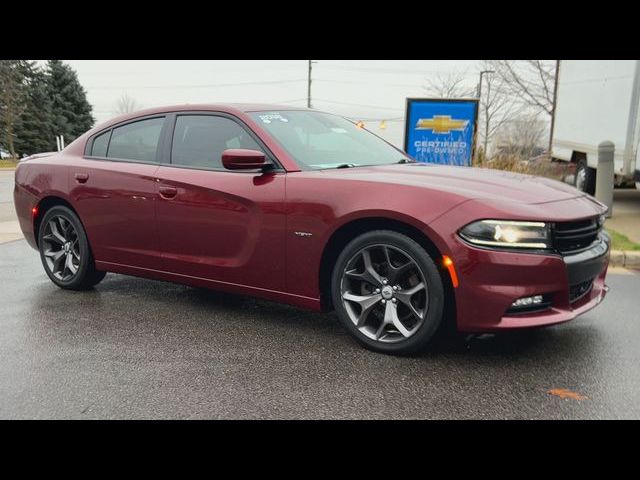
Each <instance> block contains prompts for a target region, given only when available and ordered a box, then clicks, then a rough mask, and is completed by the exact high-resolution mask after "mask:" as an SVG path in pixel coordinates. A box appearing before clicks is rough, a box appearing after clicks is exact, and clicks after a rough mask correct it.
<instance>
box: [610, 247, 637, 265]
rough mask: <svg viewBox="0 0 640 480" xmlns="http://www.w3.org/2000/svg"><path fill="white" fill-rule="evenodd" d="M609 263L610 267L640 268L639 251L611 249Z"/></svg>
mask: <svg viewBox="0 0 640 480" xmlns="http://www.w3.org/2000/svg"><path fill="white" fill-rule="evenodd" d="M609 265H610V266H612V267H625V268H640V252H634V251H625V250H611V257H610V258H609Z"/></svg>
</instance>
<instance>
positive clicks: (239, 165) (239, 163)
mask: <svg viewBox="0 0 640 480" xmlns="http://www.w3.org/2000/svg"><path fill="white" fill-rule="evenodd" d="M222 165H223V166H224V168H226V169H227V170H256V169H261V168H264V167H265V166H267V165H270V163H268V162H267V161H266V158H265V156H264V153H262V152H259V151H257V150H245V149H242V148H229V149H227V150H225V151H224V152H222Z"/></svg>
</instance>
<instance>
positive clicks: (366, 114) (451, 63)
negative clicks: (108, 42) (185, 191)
mask: <svg viewBox="0 0 640 480" xmlns="http://www.w3.org/2000/svg"><path fill="white" fill-rule="evenodd" d="M64 62H66V63H67V64H69V65H70V66H71V67H72V68H73V69H74V70H75V71H76V72H77V73H78V77H79V79H80V82H81V83H82V85H83V86H84V88H85V89H86V91H87V96H88V99H89V102H90V103H91V104H92V105H93V113H94V116H95V117H96V120H97V121H98V122H101V121H103V120H107V119H109V118H110V117H113V116H115V115H116V101H117V100H118V98H119V97H120V96H122V95H123V94H126V95H128V96H129V97H131V98H133V99H134V100H135V101H136V103H137V104H138V105H140V106H141V107H142V108H144V107H153V106H161V105H171V104H176V103H215V102H264V103H284V104H287V105H299V106H306V97H307V60H171V61H169V60H64ZM478 71H479V68H478V61H475V60H474V61H462V60H319V61H318V62H317V63H314V64H313V74H312V80H313V83H312V103H313V107H314V108H317V109H320V110H325V111H330V112H334V113H338V114H341V115H345V116H350V117H362V118H366V119H375V120H376V121H373V120H371V121H369V123H367V128H369V129H371V130H372V131H375V132H376V133H379V134H382V135H383V136H385V137H387V138H389V139H390V140H392V141H393V142H394V143H397V142H398V141H399V139H398V137H399V136H400V137H401V135H402V133H401V132H402V128H403V124H402V122H400V121H397V120H396V121H391V122H389V123H387V129H386V130H384V131H380V130H379V129H378V126H379V120H382V119H387V120H388V119H398V118H399V117H402V116H403V115H404V108H405V98H406V97H412V96H416V97H420V96H425V94H426V92H425V90H424V85H425V83H426V81H427V78H428V77H429V76H437V75H438V74H444V75H446V74H448V73H450V72H461V73H464V74H466V76H467V79H468V80H467V81H468V84H469V86H471V87H474V86H475V85H476V83H477V81H478Z"/></svg>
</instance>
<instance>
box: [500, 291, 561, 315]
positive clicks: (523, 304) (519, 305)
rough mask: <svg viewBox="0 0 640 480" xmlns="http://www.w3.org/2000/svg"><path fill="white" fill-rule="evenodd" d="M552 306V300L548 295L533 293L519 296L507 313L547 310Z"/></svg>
mask: <svg viewBox="0 0 640 480" xmlns="http://www.w3.org/2000/svg"><path fill="white" fill-rule="evenodd" d="M550 307H551V301H550V299H549V297H548V296H547V295H531V296H529V297H521V298H518V299H517V300H516V301H515V302H513V303H512V304H511V307H509V310H507V314H513V313H529V312H538V311H541V310H546V309H548V308H550Z"/></svg>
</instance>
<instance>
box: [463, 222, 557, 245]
mask: <svg viewBox="0 0 640 480" xmlns="http://www.w3.org/2000/svg"><path fill="white" fill-rule="evenodd" d="M460 236H461V237H462V238H464V239H465V240H466V241H468V242H470V243H473V244H476V245H483V246H487V247H508V248H537V249H543V248H550V247H551V239H550V238H551V237H550V234H549V224H547V223H544V222H519V221H509V220H479V221H477V222H473V223H470V224H469V225H467V226H466V227H464V228H463V229H462V230H460Z"/></svg>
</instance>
